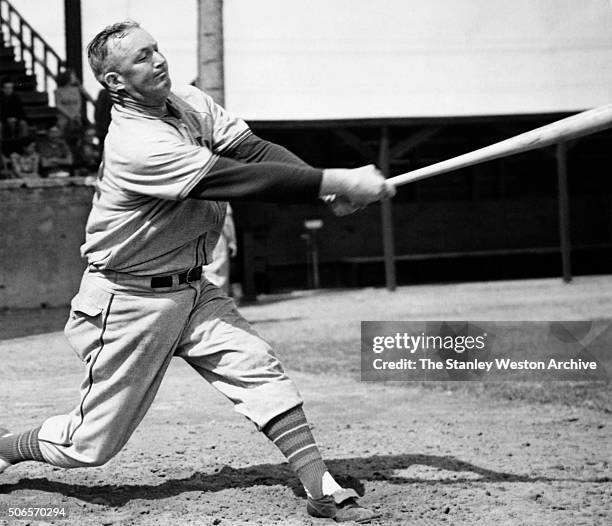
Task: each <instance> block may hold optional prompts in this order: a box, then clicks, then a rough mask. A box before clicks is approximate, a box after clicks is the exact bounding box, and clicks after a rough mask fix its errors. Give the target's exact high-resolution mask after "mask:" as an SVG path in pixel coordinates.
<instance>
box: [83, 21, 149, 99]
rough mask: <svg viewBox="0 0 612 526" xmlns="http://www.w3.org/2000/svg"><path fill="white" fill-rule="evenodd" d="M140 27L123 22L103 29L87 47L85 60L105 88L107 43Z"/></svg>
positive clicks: (107, 65)
mask: <svg viewBox="0 0 612 526" xmlns="http://www.w3.org/2000/svg"><path fill="white" fill-rule="evenodd" d="M138 27H140V24H139V23H138V22H135V21H134V20H124V21H123V22H117V23H115V24H112V25H110V26H107V27H105V28H104V29H103V30H102V31H100V32H99V33H98V34H97V35H96V36H95V37H93V39H92V41H91V42H90V43H89V44H88V45H87V59H88V60H89V66H90V67H91V70H92V71H93V74H94V76H95V77H96V79H97V80H98V82H99V83H100V84H102V86H104V87H105V88H106V87H107V86H106V83H105V82H104V75H105V74H106V73H108V68H109V65H110V64H109V62H110V61H109V49H108V43H109V40H111V39H120V38H123V37H124V36H125V35H127V34H128V33H129V32H130V31H132V29H136V28H138Z"/></svg>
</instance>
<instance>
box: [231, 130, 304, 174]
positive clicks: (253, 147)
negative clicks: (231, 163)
mask: <svg viewBox="0 0 612 526" xmlns="http://www.w3.org/2000/svg"><path fill="white" fill-rule="evenodd" d="M223 155H224V156H225V157H231V158H232V159H235V160H236V161H241V162H244V163H261V162H266V161H269V162H275V163H284V164H289V165H292V166H302V167H310V165H309V164H308V163H306V162H304V161H303V160H302V159H300V158H299V157H298V156H297V155H295V154H293V153H291V152H290V151H289V150H287V148H284V147H283V146H280V145H279V144H275V143H273V142H270V141H266V140H265V139H262V138H260V137H258V136H257V135H255V134H254V133H251V134H250V135H248V136H247V137H246V138H245V139H244V140H242V141H241V142H240V143H238V144H237V145H236V146H234V147H233V148H231V149H230V150H228V151H227V152H224V153H223Z"/></svg>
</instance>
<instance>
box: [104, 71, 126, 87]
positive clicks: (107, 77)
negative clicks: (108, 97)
mask: <svg viewBox="0 0 612 526" xmlns="http://www.w3.org/2000/svg"><path fill="white" fill-rule="evenodd" d="M104 82H105V83H106V85H107V86H108V87H109V88H110V89H111V91H119V90H120V89H124V88H125V84H124V83H123V79H122V77H121V75H119V73H117V72H116V71H109V72H108V73H105V74H104Z"/></svg>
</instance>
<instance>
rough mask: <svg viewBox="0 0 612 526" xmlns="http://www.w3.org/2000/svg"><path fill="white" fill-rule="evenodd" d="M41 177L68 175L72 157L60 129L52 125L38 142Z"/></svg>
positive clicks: (72, 160)
mask: <svg viewBox="0 0 612 526" xmlns="http://www.w3.org/2000/svg"><path fill="white" fill-rule="evenodd" d="M38 153H39V155H40V172H41V176H42V177H68V176H69V175H70V171H71V170H72V166H73V164H74V159H73V157H72V152H71V151H70V148H69V146H68V144H67V143H66V141H65V140H64V139H63V137H62V132H61V131H60V129H59V128H58V127H57V126H56V125H54V126H51V127H50V128H49V131H48V132H47V135H46V136H45V137H44V138H43V139H42V140H41V141H40V142H39V144H38Z"/></svg>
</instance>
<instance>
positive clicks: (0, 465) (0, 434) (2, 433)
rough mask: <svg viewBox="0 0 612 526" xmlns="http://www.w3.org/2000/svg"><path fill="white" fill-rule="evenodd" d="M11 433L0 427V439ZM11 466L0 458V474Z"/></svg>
mask: <svg viewBox="0 0 612 526" xmlns="http://www.w3.org/2000/svg"><path fill="white" fill-rule="evenodd" d="M11 435H12V433H11V432H10V431H9V430H8V429H4V428H3V427H0V438H4V437H8V436H11ZM10 465H11V464H9V463H8V462H7V461H6V460H4V459H3V458H2V457H0V473H2V472H3V471H4V470H5V469H6V468H8V467H9V466H10Z"/></svg>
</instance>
